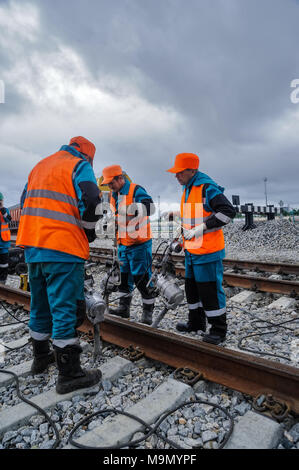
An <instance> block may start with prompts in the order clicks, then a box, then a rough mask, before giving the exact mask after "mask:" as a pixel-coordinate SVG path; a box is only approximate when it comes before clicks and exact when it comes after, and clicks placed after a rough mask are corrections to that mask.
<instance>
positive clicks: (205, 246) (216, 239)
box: [181, 184, 225, 255]
mask: <svg viewBox="0 0 299 470" xmlns="http://www.w3.org/2000/svg"><path fill="white" fill-rule="evenodd" d="M203 186H204V185H203V184H202V185H200V186H192V188H191V191H190V193H189V196H188V199H187V201H186V203H185V195H186V189H185V190H184V192H183V195H182V200H181V221H182V226H183V228H185V229H188V230H189V229H192V228H194V227H196V226H197V225H200V224H202V223H204V222H206V221H207V220H208V219H209V218H210V217H211V215H213V212H208V211H206V210H205V209H204V204H203V198H202V190H203ZM183 241H184V248H185V249H186V250H188V251H189V252H190V253H193V254H195V255H206V254H208V253H214V252H215V251H220V250H223V248H224V247H225V243H224V236H223V231H222V229H221V228H213V229H210V230H206V231H205V232H204V233H203V234H202V236H200V237H199V238H197V239H196V238H195V237H194V238H192V239H191V240H185V239H184V237H183Z"/></svg>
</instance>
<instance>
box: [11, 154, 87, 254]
mask: <svg viewBox="0 0 299 470" xmlns="http://www.w3.org/2000/svg"><path fill="white" fill-rule="evenodd" d="M80 161H81V159H80V158H79V157H76V156H74V155H71V154H70V153H68V152H66V151H59V152H56V153H55V154H53V155H51V156H50V157H47V158H44V159H43V160H41V161H40V162H39V163H38V164H37V165H36V166H35V167H34V168H33V170H32V171H31V173H30V175H29V178H28V187H27V193H26V199H25V202H24V207H23V209H22V212H21V218H20V224H19V230H18V235H17V241H16V245H21V246H25V247H26V246H30V247H36V248H46V249H50V250H56V251H61V252H63V253H68V254H71V255H74V256H78V257H79V258H83V259H88V257H89V243H88V240H87V237H86V235H85V232H84V228H83V223H82V221H81V217H80V212H79V208H78V200H77V195H76V191H75V188H74V185H73V179H72V177H73V171H74V169H75V167H76V165H77V164H78V162H80ZM49 188H51V189H49Z"/></svg>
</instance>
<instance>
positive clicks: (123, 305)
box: [109, 295, 132, 318]
mask: <svg viewBox="0 0 299 470" xmlns="http://www.w3.org/2000/svg"><path fill="white" fill-rule="evenodd" d="M131 301H132V296H131V295H128V296H126V295H124V296H123V297H120V299H119V306H118V307H117V308H109V313H111V314H112V315H117V316H118V317H122V318H130V305H131Z"/></svg>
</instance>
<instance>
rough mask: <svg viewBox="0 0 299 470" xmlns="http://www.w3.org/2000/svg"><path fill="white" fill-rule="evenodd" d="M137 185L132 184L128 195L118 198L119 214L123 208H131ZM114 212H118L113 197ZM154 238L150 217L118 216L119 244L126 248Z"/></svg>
mask: <svg viewBox="0 0 299 470" xmlns="http://www.w3.org/2000/svg"><path fill="white" fill-rule="evenodd" d="M135 188H136V184H134V183H131V184H130V189H129V192H128V195H119V196H118V212H119V209H120V208H121V207H124V206H126V207H127V206H129V205H130V204H133V202H134V190H135ZM111 205H112V208H113V211H114V212H115V211H116V205H115V199H114V197H111ZM151 238H152V232H151V226H150V221H149V217H148V216H147V215H146V216H142V215H138V218H137V217H136V216H135V214H134V215H133V214H132V215H126V216H125V215H120V214H118V216H117V243H118V244H122V245H125V246H131V245H137V244H139V243H144V242H146V241H148V240H150V239H151Z"/></svg>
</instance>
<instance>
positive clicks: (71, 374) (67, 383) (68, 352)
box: [54, 344, 102, 394]
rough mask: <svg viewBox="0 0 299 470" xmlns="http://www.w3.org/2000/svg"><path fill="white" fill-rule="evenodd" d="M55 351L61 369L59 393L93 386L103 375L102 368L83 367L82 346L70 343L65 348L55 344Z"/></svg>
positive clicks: (58, 385)
mask: <svg viewBox="0 0 299 470" xmlns="http://www.w3.org/2000/svg"><path fill="white" fill-rule="evenodd" d="M54 351H55V357H56V362H57V367H58V371H59V373H58V379H57V383H56V392H57V393H60V394H64V393H68V392H72V391H74V390H78V389H80V388H85V387H92V386H93V385H96V384H97V383H98V382H99V381H100V379H101V377H102V373H101V371H100V370H97V369H91V370H86V369H82V368H81V365H80V354H81V352H82V348H81V346H79V345H77V344H69V345H68V346H65V347H64V348H58V347H57V346H56V345H54Z"/></svg>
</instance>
